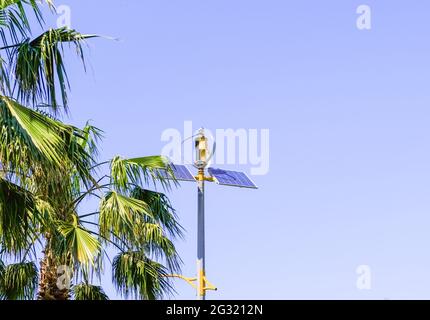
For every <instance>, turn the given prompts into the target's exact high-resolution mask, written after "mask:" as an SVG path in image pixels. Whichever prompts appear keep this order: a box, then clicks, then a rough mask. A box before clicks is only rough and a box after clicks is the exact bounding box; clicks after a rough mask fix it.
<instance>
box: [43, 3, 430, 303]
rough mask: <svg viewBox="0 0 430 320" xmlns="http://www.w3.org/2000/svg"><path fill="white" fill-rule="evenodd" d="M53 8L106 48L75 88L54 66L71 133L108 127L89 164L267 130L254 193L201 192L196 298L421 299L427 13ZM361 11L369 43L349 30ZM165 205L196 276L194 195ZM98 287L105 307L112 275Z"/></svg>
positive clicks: (428, 261) (182, 290) (340, 8)
mask: <svg viewBox="0 0 430 320" xmlns="http://www.w3.org/2000/svg"><path fill="white" fill-rule="evenodd" d="M62 3H63V4H67V5H70V6H71V8H72V24H73V27H74V28H76V29H78V30H80V31H82V32H87V33H97V34H102V35H108V36H113V37H117V38H119V39H120V41H111V40H104V39H100V40H92V41H91V42H90V43H91V50H90V58H89V59H90V62H91V68H92V69H91V71H90V72H89V73H88V74H87V75H84V73H83V72H82V71H81V70H80V69H79V67H78V64H77V63H76V62H75V59H68V60H69V64H68V66H69V69H70V70H71V71H70V80H71V84H72V94H71V103H70V105H71V118H70V121H71V122H73V123H74V124H77V125H83V124H84V123H85V121H86V120H87V119H92V120H93V123H94V124H96V125H97V126H99V127H101V128H103V129H104V130H105V131H106V137H105V140H104V144H103V150H102V157H103V158H104V159H109V158H111V157H112V156H114V155H116V154H121V155H123V156H126V157H134V156H141V155H152V154H159V153H160V152H161V149H162V148H163V146H164V145H165V143H164V142H162V141H161V139H160V137H161V134H162V132H163V131H164V130H166V129H168V128H177V129H178V130H182V126H183V122H184V121H186V120H191V121H193V123H194V126H195V129H197V128H198V127H199V126H204V127H207V128H210V129H213V130H215V129H217V128H233V129H238V128H246V129H251V128H255V129H265V128H267V129H270V172H269V174H267V175H265V176H255V177H253V179H254V180H255V181H256V183H257V184H258V185H259V186H260V189H259V190H258V191H254V190H241V189H232V188H222V187H219V186H213V185H211V186H209V187H208V195H207V275H208V278H209V280H210V281H211V282H213V283H214V284H216V285H217V286H218V288H219V291H218V292H215V293H212V292H211V293H209V298H211V299H238V298H241V299H257V298H262V299H302V298H309V299H333V298H339V299H388V298H389V299H397V298H406V299H409V298H418V299H420V298H426V299H428V298H430V232H429V229H430V148H429V146H430V125H429V118H430V109H429V105H430V38H429V35H430V23H429V18H428V16H429V10H430V3H429V2H428V1H424V0H422V1H394V0H390V1H381V0H379V1H375V0H366V1H365V0H359V1H355V0H354V1H353V0H327V1H316V0H313V1H310V0H300V1H299V0H294V1H293V0H291V1H285V0H268V1H263V0H234V1H231V0H216V1H215V0H207V1H200V0H199V1H197V0H182V1H165V0H157V1H155V0H152V1H146V0H145V1H142V0H122V1H114V0H108V1H106V0H104V1H101V0H92V1H82V0H80V1H78V0H73V1H72V0H63V1H62V2H61V1H57V4H62ZM361 4H367V5H369V6H370V7H371V9H372V29H371V30H366V31H360V30H358V29H357V27H356V19H357V17H358V15H357V14H356V8H357V7H358V6H359V5H361ZM48 20H49V19H48ZM51 20H52V21H54V18H53V17H51ZM52 21H50V22H52ZM238 168H240V169H242V170H245V171H247V172H249V168H248V167H247V166H238ZM171 199H172V201H173V203H174V205H175V207H176V208H177V211H178V214H179V216H180V221H181V223H182V225H183V226H184V227H185V228H186V230H187V234H186V238H185V241H180V242H178V243H177V246H178V249H179V251H180V253H181V256H182V258H183V260H184V263H185V264H184V266H183V273H184V274H185V275H187V276H193V275H194V274H195V255H196V254H195V253H196V244H195V243H196V242H195V239H196V198H195V186H193V185H187V184H183V186H182V187H181V188H180V189H178V190H175V191H174V192H173V193H172V194H171ZM359 265H368V266H370V267H371V271H372V274H371V275H372V289H371V290H364V291H363V290H358V289H357V288H356V280H357V274H356V268H357V267H358V266H359ZM103 285H104V287H105V288H106V290H107V292H108V294H109V295H110V297H112V298H114V297H115V293H114V290H113V288H112V287H111V285H110V273H109V271H106V277H105V278H104V279H103ZM176 288H177V291H178V294H177V295H176V296H175V297H176V298H180V299H194V297H195V293H194V290H193V289H192V288H191V287H189V286H188V285H187V284H184V283H182V282H181V281H177V282H176Z"/></svg>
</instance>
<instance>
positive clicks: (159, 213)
mask: <svg viewBox="0 0 430 320" xmlns="http://www.w3.org/2000/svg"><path fill="white" fill-rule="evenodd" d="M130 197H132V198H134V199H138V200H141V201H143V202H145V203H146V204H147V205H148V206H149V208H150V210H151V215H152V216H153V220H154V221H156V222H157V223H160V224H161V226H162V227H164V228H163V229H165V230H166V231H167V232H169V234H170V235H171V236H172V237H182V236H183V231H184V229H183V228H182V226H181V225H180V224H179V223H178V220H177V215H176V212H175V209H174V208H173V206H172V204H171V202H170V200H169V198H168V197H167V196H166V195H165V194H164V193H160V192H156V191H152V190H147V189H143V188H141V187H138V186H137V187H134V188H133V189H132V190H131V192H130Z"/></svg>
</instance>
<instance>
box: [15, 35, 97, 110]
mask: <svg viewBox="0 0 430 320" xmlns="http://www.w3.org/2000/svg"><path fill="white" fill-rule="evenodd" d="M94 37H96V35H84V34H81V33H79V32H77V31H76V30H71V29H68V28H66V27H63V28H59V29H50V30H48V31H46V32H44V33H43V34H41V35H40V36H39V37H37V38H35V39H34V40H31V39H29V38H27V39H26V40H24V41H23V42H21V43H20V44H18V45H15V46H13V48H12V49H11V59H10V69H11V70H13V72H14V75H15V79H16V82H15V88H16V90H17V96H18V99H19V100H20V101H22V102H24V103H32V104H33V105H34V106H36V105H37V104H38V103H46V102H49V105H50V106H51V108H52V109H53V111H54V112H57V111H58V109H59V107H60V106H61V105H60V104H59V103H58V102H57V98H58V95H60V96H61V101H62V106H63V107H64V108H66V109H67V106H68V97H67V90H68V89H69V87H70V85H69V81H68V77H67V72H66V69H65V65H64V60H63V55H64V44H66V43H67V44H69V45H71V46H74V48H75V51H76V54H77V55H78V57H79V58H80V60H81V62H82V63H83V66H84V69H86V64H85V56H84V50H83V44H84V43H85V40H86V39H89V38H94ZM57 85H58V87H59V89H60V90H59V92H58V93H57V90H56V88H57Z"/></svg>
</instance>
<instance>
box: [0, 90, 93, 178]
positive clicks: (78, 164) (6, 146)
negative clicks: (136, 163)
mask: <svg viewBox="0 0 430 320" xmlns="http://www.w3.org/2000/svg"><path fill="white" fill-rule="evenodd" d="M0 137H1V139H0V161H1V162H2V165H3V166H6V167H10V168H11V169H12V170H16V171H28V170H29V169H30V167H31V166H32V165H33V166H34V164H35V163H40V164H42V165H43V166H44V167H45V168H46V166H48V165H49V164H51V165H54V166H57V167H58V166H60V167H66V166H72V167H75V168H76V170H77V171H78V172H79V174H80V175H81V176H82V178H84V179H87V178H88V177H89V170H90V168H91V166H92V164H93V159H92V158H91V156H90V155H89V154H88V153H87V152H86V151H85V150H84V148H83V147H82V145H81V144H80V143H79V142H81V140H82V139H84V134H83V133H82V131H81V130H79V129H78V128H76V127H73V126H69V125H65V124H63V123H61V122H59V121H57V120H54V119H52V118H50V117H47V116H45V115H43V114H41V113H40V112H37V111H34V110H31V109H29V108H26V107H24V106H22V105H21V104H19V103H18V102H16V101H14V100H12V99H10V98H8V97H5V96H0Z"/></svg>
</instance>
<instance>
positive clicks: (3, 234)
mask: <svg viewBox="0 0 430 320" xmlns="http://www.w3.org/2000/svg"><path fill="white" fill-rule="evenodd" d="M34 210H35V200H34V197H33V195H32V194H31V193H29V192H28V191H26V190H24V189H22V188H20V187H19V186H17V185H15V184H13V183H11V182H8V181H6V180H3V179H1V178H0V243H1V247H2V248H3V250H4V251H6V252H8V253H19V252H21V251H22V250H26V249H27V248H28V247H29V246H30V245H31V240H30V239H31V237H32V236H33V235H34V233H35V232H36V231H35V230H34V221H31V216H32V214H31V212H33V211H34Z"/></svg>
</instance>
